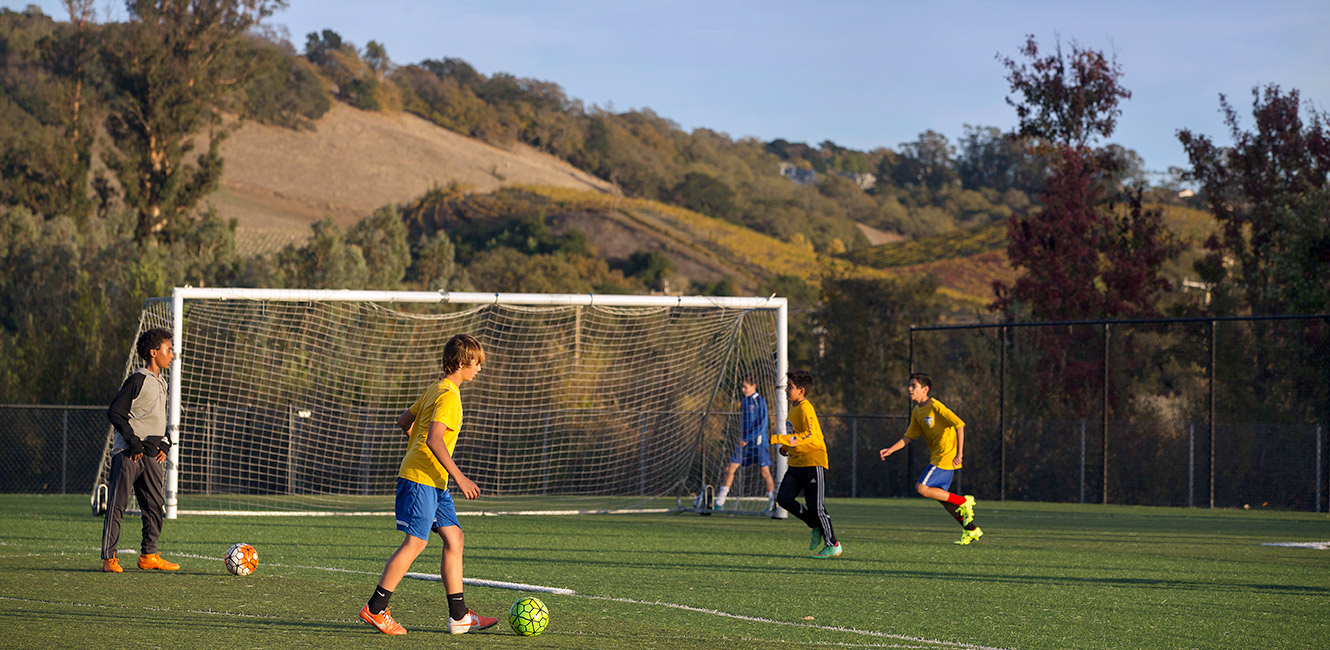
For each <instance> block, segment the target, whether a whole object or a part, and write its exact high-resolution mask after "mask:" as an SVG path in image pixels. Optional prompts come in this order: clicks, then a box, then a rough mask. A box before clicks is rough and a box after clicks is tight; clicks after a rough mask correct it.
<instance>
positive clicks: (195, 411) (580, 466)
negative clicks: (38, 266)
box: [95, 288, 786, 516]
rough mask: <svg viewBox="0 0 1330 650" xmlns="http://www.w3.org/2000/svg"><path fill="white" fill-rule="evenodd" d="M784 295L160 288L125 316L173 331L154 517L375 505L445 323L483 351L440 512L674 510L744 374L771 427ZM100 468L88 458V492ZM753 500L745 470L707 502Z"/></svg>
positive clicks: (466, 397) (728, 441)
mask: <svg viewBox="0 0 1330 650" xmlns="http://www.w3.org/2000/svg"><path fill="white" fill-rule="evenodd" d="M785 305H786V302H785V300H784V299H783V298H711V297H666V296H661V297H655V296H600V295H545V294H477V293H466V294H459V293H456V292H454V293H439V292H365V291H359V292H358V291H293V290H261V289H191V288H184V289H176V290H175V292H174V294H173V297H172V299H161V300H151V301H149V302H148V303H147V304H146V305H145V308H144V313H143V318H142V323H141V325H140V331H143V330H146V329H147V328H150V327H166V328H168V329H172V330H173V332H174V333H175V334H174V336H173V339H174V342H175V346H176V351H177V354H178V356H177V361H176V364H175V365H174V366H173V367H172V368H171V369H170V371H169V380H170V384H171V412H170V414H169V416H170V422H171V425H172V437H173V438H174V439H175V440H176V441H177V444H176V445H175V446H174V447H173V449H172V452H171V455H172V458H171V460H170V461H169V463H168V479H167V480H168V485H167V508H168V516H174V515H175V514H176V512H177V511H178V512H184V513H191V512H217V511H225V512H233V511H235V512H255V513H272V514H278V513H288V514H290V513H368V512H391V510H392V505H393V493H394V486H395V480H396V476H397V470H398V465H399V463H400V461H401V459H402V455H403V453H404V452H405V449H406V442H407V440H406V436H405V435H404V434H403V433H402V431H401V430H400V429H399V428H398V427H397V426H396V419H397V416H398V415H399V414H400V413H401V412H402V411H403V410H404V409H406V408H407V407H408V406H410V405H411V403H412V402H414V401H415V399H416V398H417V397H419V396H420V394H421V393H422V392H424V390H425V389H426V388H427V387H428V386H429V385H431V384H432V383H434V382H436V381H438V380H439V378H440V376H441V374H442V373H441V360H442V354H443V346H444V343H445V342H447V340H448V339H449V338H450V337H452V336H453V335H454V334H457V333H468V334H471V335H473V336H475V337H476V338H477V339H479V340H480V342H481V343H482V344H483V345H484V346H485V351H486V356H487V360H486V363H485V366H484V369H483V371H482V372H481V373H480V374H479V375H478V376H477V378H476V380H475V381H473V382H470V383H468V384H465V385H463V386H462V406H463V412H464V419H463V426H462V432H461V437H460V438H459V441H458V444H457V448H456V450H455V452H454V457H455V460H456V462H457V464H458V466H459V467H460V468H461V470H462V471H463V472H465V473H466V475H467V476H468V477H469V478H471V479H472V480H474V481H476V483H477V484H478V485H479V486H480V488H481V491H482V497H481V498H480V499H477V500H476V501H471V502H468V501H465V500H463V499H460V498H458V499H457V504H458V509H459V511H472V512H475V511H486V512H522V511H542V512H549V511H569V512H586V511H605V510H631V509H648V508H674V507H679V506H683V507H690V506H693V505H694V495H695V494H697V493H698V492H699V491H702V490H703V486H705V485H719V482H720V480H721V476H722V473H723V471H724V468H725V465H726V464H727V463H728V461H729V460H730V456H731V452H732V451H733V450H734V448H735V446H736V445H737V444H738V441H739V439H740V436H741V431H740V428H741V418H740V412H739V398H740V397H741V393H740V391H739V383H740V381H741V379H743V378H744V377H752V378H754V379H756V380H757V383H758V392H759V393H761V394H762V395H763V396H764V398H765V399H766V400H767V402H768V403H769V404H770V409H769V415H770V421H769V423H768V427H769V429H770V430H774V427H775V426H776V424H777V423H781V422H783V421H784V418H785V401H784V396H783V392H782V391H783V386H784V372H785V353H784V347H785V335H784V325H785ZM129 365H130V367H131V369H132V368H135V367H137V366H138V364H137V362H136V361H135V360H133V359H131V363H130V364H129ZM111 435H113V434H111ZM110 444H111V437H110V435H108V440H107V449H108V451H109V449H110ZM772 458H773V461H774V460H777V459H778V457H777V456H776V455H775V454H772ZM772 469H773V473H776V469H777V468H775V467H774V466H773V468H772ZM108 474H109V460H108V459H104V460H103V462H102V464H101V467H100V469H99V475H98V480H97V481H96V482H95V485H103V484H105V482H106V480H107V476H108ZM764 493H765V485H764V480H763V479H762V477H761V476H760V474H759V469H758V467H756V466H747V467H741V468H740V469H739V471H738V472H737V474H736V476H735V479H734V485H733V487H732V488H731V490H730V498H729V499H728V500H727V504H726V509H727V510H732V511H735V512H754V513H756V512H762V511H764V510H765V508H766V507H767V503H766V499H765V497H764ZM177 509H178V510H177Z"/></svg>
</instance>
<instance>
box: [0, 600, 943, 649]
mask: <svg viewBox="0 0 1330 650" xmlns="http://www.w3.org/2000/svg"><path fill="white" fill-rule="evenodd" d="M0 601H9V602H15V603H32V604H35V605H60V606H63V607H87V608H90V609H115V610H134V611H144V612H164V613H175V614H202V615H206V616H226V617H234V618H253V619H259V620H265V621H287V622H290V621H301V622H313V623H349V622H359V619H357V618H354V617H350V618H304V617H301V618H292V617H290V616H277V615H273V614H245V613H240V612H223V611H218V610H215V609H175V608H172V607H161V606H151V605H148V606H140V607H135V606H133V605H107V604H104V603H79V602H70V601H60V600H42V599H39V598H18V597H15V596H0ZM560 634H566V635H569V636H575V637H587V638H594V637H596V636H597V635H596V634H595V633H586V632H578V631H576V630H569V631H563V630H560ZM656 638H657V639H658V640H659V639H670V638H675V639H685V638H693V637H682V636H673V637H656ZM741 639H742V640H744V641H757V642H768V643H769V642H771V641H770V639H760V638H755V637H748V636H745V637H741ZM799 645H801V646H809V647H814V646H817V647H832V648H893V649H895V648H899V649H917V650H927V649H928V648H929V647H931V646H921V645H903V644H899V643H891V644H879V643H845V642H843V641H842V642H838V641H807V642H800V643H799Z"/></svg>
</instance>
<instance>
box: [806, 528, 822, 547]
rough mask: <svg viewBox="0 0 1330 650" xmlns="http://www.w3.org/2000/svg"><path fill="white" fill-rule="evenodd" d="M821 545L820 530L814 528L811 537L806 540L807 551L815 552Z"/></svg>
mask: <svg viewBox="0 0 1330 650" xmlns="http://www.w3.org/2000/svg"><path fill="white" fill-rule="evenodd" d="M821 545H822V530H821V529H819V528H814V529H813V536H812V537H809V538H808V550H810V551H816V550H817V547H819V546H821Z"/></svg>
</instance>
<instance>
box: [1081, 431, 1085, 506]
mask: <svg viewBox="0 0 1330 650" xmlns="http://www.w3.org/2000/svg"><path fill="white" fill-rule="evenodd" d="M1081 503H1085V418H1081Z"/></svg>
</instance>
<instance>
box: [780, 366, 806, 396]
mask: <svg viewBox="0 0 1330 650" xmlns="http://www.w3.org/2000/svg"><path fill="white" fill-rule="evenodd" d="M785 376H786V377H789V378H790V383H791V384H793V385H794V387H795V388H802V389H804V394H805V395H807V394H809V393H812V392H813V373H811V372H808V371H807V370H791V371H790V372H787V373H785Z"/></svg>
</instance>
